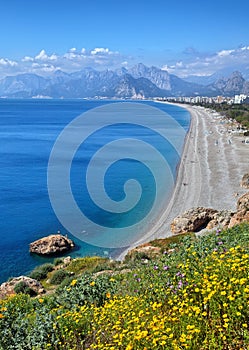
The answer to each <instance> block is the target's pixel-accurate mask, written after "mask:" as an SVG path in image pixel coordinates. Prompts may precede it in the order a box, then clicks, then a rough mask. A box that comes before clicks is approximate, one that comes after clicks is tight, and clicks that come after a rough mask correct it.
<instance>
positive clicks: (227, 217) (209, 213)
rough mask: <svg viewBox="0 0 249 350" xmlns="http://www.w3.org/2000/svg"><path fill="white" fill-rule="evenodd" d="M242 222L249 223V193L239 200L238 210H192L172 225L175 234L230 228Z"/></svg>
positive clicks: (177, 218) (179, 217)
mask: <svg viewBox="0 0 249 350" xmlns="http://www.w3.org/2000/svg"><path fill="white" fill-rule="evenodd" d="M242 222H249V192H248V193H245V194H244V195H243V196H241V197H240V198H239V199H238V202H237V210H236V212H235V213H234V212H232V211H230V210H221V211H218V210H214V209H210V208H203V207H198V208H192V209H190V210H188V211H186V212H185V213H183V214H182V215H179V216H177V217H176V218H175V219H174V220H173V221H172V223H171V231H172V232H173V233H174V234H183V233H189V232H198V231H200V230H202V229H204V228H206V229H214V228H220V229H223V228H230V227H233V226H235V225H238V224H240V223H242Z"/></svg>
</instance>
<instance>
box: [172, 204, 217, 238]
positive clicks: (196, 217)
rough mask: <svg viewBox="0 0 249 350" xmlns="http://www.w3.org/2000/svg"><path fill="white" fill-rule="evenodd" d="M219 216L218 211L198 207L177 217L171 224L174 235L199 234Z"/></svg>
mask: <svg viewBox="0 0 249 350" xmlns="http://www.w3.org/2000/svg"><path fill="white" fill-rule="evenodd" d="M217 214H218V211H217V210H214V209H211V208H203V207H197V208H192V209H190V210H188V211H185V212H184V213H183V214H182V215H180V216H177V217H176V218H175V219H174V220H173V221H172V223H171V231H172V232H173V233H174V234H181V233H188V232H198V231H200V230H201V229H203V228H206V227H207V225H208V224H209V222H210V221H212V220H213V219H214V216H215V215H217Z"/></svg>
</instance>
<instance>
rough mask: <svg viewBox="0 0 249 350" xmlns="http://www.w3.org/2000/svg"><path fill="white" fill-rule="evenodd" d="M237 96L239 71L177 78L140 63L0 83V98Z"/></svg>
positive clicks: (242, 85) (243, 86)
mask: <svg viewBox="0 0 249 350" xmlns="http://www.w3.org/2000/svg"><path fill="white" fill-rule="evenodd" d="M240 93H244V94H249V82H248V81H246V80H245V79H244V77H243V76H242V74H241V73H240V72H239V71H235V72H233V73H232V74H231V75H230V76H228V77H223V76H219V75H217V77H215V76H214V77H213V76H210V77H205V78H204V77H202V79H201V78H200V77H199V79H198V77H193V76H192V77H189V78H188V79H181V78H179V77H177V76H176V75H173V74H169V73H168V72H167V71H165V70H162V69H159V68H157V67H153V66H152V67H147V66H145V65H144V64H142V63H139V64H137V65H135V66H134V67H132V68H130V69H126V68H120V69H117V70H105V71H97V70H94V69H92V68H90V67H89V68H84V69H82V70H80V71H77V72H74V73H66V72H63V71H61V70H56V71H55V72H53V73H52V74H51V75H49V76H46V77H43V76H40V75H36V74H32V73H24V74H18V75H16V76H7V77H5V78H3V79H1V80H0V97H8V98H32V97H51V98H149V97H169V96H197V95H202V96H204V95H205V96H217V95H223V96H233V95H235V94H240Z"/></svg>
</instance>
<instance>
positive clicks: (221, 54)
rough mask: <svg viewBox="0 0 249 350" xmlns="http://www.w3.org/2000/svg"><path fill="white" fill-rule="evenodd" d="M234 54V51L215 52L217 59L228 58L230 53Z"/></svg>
mask: <svg viewBox="0 0 249 350" xmlns="http://www.w3.org/2000/svg"><path fill="white" fill-rule="evenodd" d="M233 52H235V50H222V51H219V52H217V55H218V56H219V57H224V56H229V55H230V54H231V53H233Z"/></svg>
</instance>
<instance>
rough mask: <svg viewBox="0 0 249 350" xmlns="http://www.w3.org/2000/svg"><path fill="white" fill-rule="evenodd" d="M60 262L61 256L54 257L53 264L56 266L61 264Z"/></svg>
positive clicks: (61, 261)
mask: <svg viewBox="0 0 249 350" xmlns="http://www.w3.org/2000/svg"><path fill="white" fill-rule="evenodd" d="M61 264H63V259H62V258H56V259H54V265H55V266H58V265H61Z"/></svg>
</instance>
